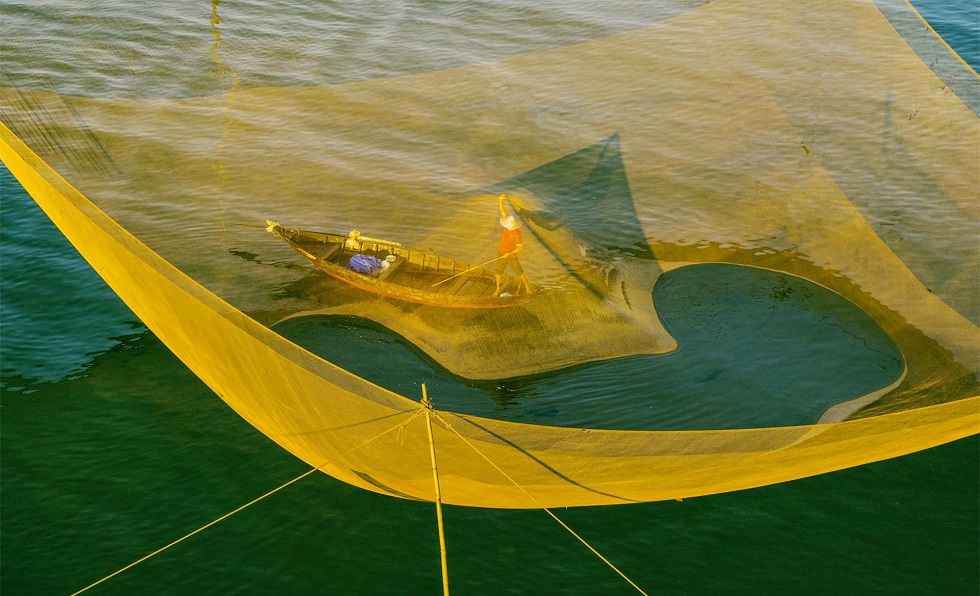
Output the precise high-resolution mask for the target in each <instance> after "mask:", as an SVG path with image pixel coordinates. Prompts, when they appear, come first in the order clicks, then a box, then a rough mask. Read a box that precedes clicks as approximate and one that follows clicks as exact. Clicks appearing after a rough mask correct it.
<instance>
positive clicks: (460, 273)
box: [429, 255, 508, 288]
mask: <svg viewBox="0 0 980 596" xmlns="http://www.w3.org/2000/svg"><path fill="white" fill-rule="evenodd" d="M507 256H508V255H500V256H499V257H497V258H495V259H490V260H489V261H487V262H486V263H481V264H479V265H477V266H476V267H470V268H469V269H467V270H466V271H460V272H459V273H457V274H456V275H452V276H450V277H447V278H446V279H444V280H442V281H437V282H436V283H434V284H432V285H431V286H429V287H432V288H434V287H436V286H438V285H439V284H444V283H446V282H447V281H449V280H451V279H455V278H457V277H459V276H460V275H463V274H464V273H469V272H470V271H473V270H474V269H479V268H480V267H486V266H487V265H489V264H490V263H493V262H494V261H499V260H500V259H503V258H505V257H507Z"/></svg>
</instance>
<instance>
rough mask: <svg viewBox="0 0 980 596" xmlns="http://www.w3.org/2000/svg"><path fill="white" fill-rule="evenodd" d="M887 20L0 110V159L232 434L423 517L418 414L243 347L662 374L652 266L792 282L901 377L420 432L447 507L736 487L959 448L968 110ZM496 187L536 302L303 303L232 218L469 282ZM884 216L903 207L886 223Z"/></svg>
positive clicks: (265, 244) (969, 182) (812, 21)
mask: <svg viewBox="0 0 980 596" xmlns="http://www.w3.org/2000/svg"><path fill="white" fill-rule="evenodd" d="M883 11H884V12H885V13H886V14H888V15H889V17H888V18H886V16H885V14H883ZM893 13H894V14H897V15H899V16H908V15H909V14H910V13H909V11H908V9H907V8H904V9H903V8H902V7H901V6H899V5H897V4H896V3H893V2H882V3H881V4H875V3H872V2H851V3H847V4H846V5H839V4H833V5H831V4H830V3H823V2H813V3H804V4H800V3H793V2H770V3H763V4H761V5H760V3H753V2H747V1H738V0H723V1H720V2H714V3H711V4H710V5H707V6H703V7H700V8H696V9H693V10H690V11H687V12H683V13H681V14H677V15H674V16H671V17H670V18H667V19H665V20H663V21H661V22H658V23H656V24H654V25H651V26H649V27H645V28H642V29H638V30H635V31H631V32H627V33H623V34H620V35H615V36H611V37H605V38H603V39H599V40H595V41H587V42H584V43H580V44H576V45H570V46H565V47H560V48H555V49H549V50H543V51H537V52H532V53H528V54H523V55H519V56H514V57H509V58H503V59H499V60H495V61H493V62H490V63H482V64H475V65H465V66H459V67H456V68H453V69H450V70H445V71H435V72H426V73H422V74H416V75H412V76H403V77H395V78H388V79H377V80H370V81H363V82H350V83H343V84H336V85H329V86H312V87H253V88H249V87H248V86H247V85H239V82H238V81H236V83H235V87H234V89H233V91H232V92H231V93H230V94H223V95H211V96H203V97H192V98H180V99H118V98H112V99H107V98H98V97H82V96H77V95H65V94H60V93H54V92H48V91H41V90H37V89H33V88H31V86H30V85H24V86H18V87H4V88H0V115H2V120H3V125H4V126H3V127H2V129H0V132H2V135H0V137H2V143H0V157H2V159H3V162H4V164H6V166H7V167H8V168H9V169H10V170H11V172H13V173H14V175H15V176H16V177H17V178H18V180H20V181H21V183H22V184H23V185H24V186H25V188H27V189H28V191H29V192H30V193H31V195H32V196H33V197H34V198H35V200H36V201H37V202H38V204H39V205H40V206H41V207H42V208H43V209H44V210H45V212H46V213H47V214H48V215H49V216H50V217H51V219H52V220H53V221H54V222H55V224H56V225H57V226H58V227H59V229H60V230H61V231H62V232H63V233H64V234H65V235H66V236H67V237H68V239H69V240H70V241H71V242H72V243H73V244H74V245H75V246H76V247H77V248H78V250H79V252H80V253H81V254H82V255H83V256H84V257H85V259H86V260H87V261H88V262H89V263H91V264H92V266H93V267H94V268H95V269H96V270H97V271H98V272H99V274H100V275H101V276H102V277H103V278H104V279H105V280H106V281H107V282H108V283H109V285H110V286H111V287H112V288H113V290H114V291H115V292H116V293H117V294H118V295H119V296H120V297H121V298H122V299H123V300H124V301H125V302H126V304H127V305H129V306H130V308H132V310H133V311H134V312H135V313H136V314H137V315H138V316H139V317H140V319H141V320H143V322H144V323H145V324H146V325H147V326H148V327H149V328H150V329H151V330H152V331H153V332H154V333H155V334H156V335H157V336H158V337H159V338H160V339H161V340H162V341H163V342H164V343H165V344H166V345H167V346H168V347H169V348H170V349H171V350H172V351H173V352H174V353H175V354H177V356H178V357H180V358H181V360H182V361H183V362H184V363H185V364H186V365H187V366H188V367H189V368H190V369H191V370H192V371H193V372H194V373H195V374H196V375H197V376H199V377H200V378H201V379H202V380H203V381H204V382H205V383H207V384H208V386H209V387H211V388H212V389H213V390H214V391H215V392H216V393H217V394H218V395H219V396H220V397H221V398H222V399H223V400H225V401H226V402H227V403H228V405H229V406H231V407H232V408H234V410H235V411H236V412H238V413H239V414H240V415H241V416H242V417H243V418H245V419H246V420H247V421H248V422H249V423H251V424H252V425H254V426H255V427H256V428H258V429H259V430H261V431H262V432H263V433H265V434H266V435H267V436H269V437H270V438H271V439H273V440H274V441H276V442H277V443H278V444H280V445H281V446H283V447H284V448H285V449H287V450H289V451H290V452H291V453H293V454H295V455H296V456H297V457H299V458H301V459H303V460H304V461H306V462H307V463H309V464H311V465H313V466H324V467H323V469H324V471H326V472H327V473H329V474H331V475H333V476H335V477H337V478H339V479H341V480H343V481H345V482H349V483H351V484H354V485H356V486H360V487H362V488H366V489H369V490H374V491H377V492H381V493H384V494H389V495H395V496H401V497H406V498H416V499H426V500H431V499H432V498H433V495H432V482H431V470H430V462H429V459H428V447H427V441H428V439H427V436H426V430H425V428H424V424H423V423H422V422H420V420H421V419H420V418H419V417H415V418H414V419H413V418H412V415H413V414H414V413H415V412H416V411H417V409H418V403H417V401H416V400H413V399H409V398H407V397H403V396H399V395H396V394H394V393H392V392H390V391H387V390H385V389H382V388H380V387H378V386H376V385H374V384H372V383H370V382H368V381H366V380H364V379H361V378H358V377H356V376H354V375H352V374H350V373H348V372H346V371H344V370H342V369H340V368H338V367H336V366H333V365H331V364H330V363H329V362H326V361H325V360H323V359H321V358H319V357H317V356H315V355H313V354H311V353H310V352H308V351H306V350H304V349H302V348H300V347H298V346H297V345H295V344H293V343H291V342H289V341H287V340H285V339H284V338H282V337H281V336H279V335H278V334H276V333H274V332H273V331H271V330H270V329H269V327H268V325H270V324H272V323H274V322H276V321H279V320H281V319H283V318H284V317H289V316H295V315H297V314H309V313H323V314H338V315H356V316H361V317H367V318H370V319H372V320H374V321H376V322H378V323H380V324H382V325H384V326H386V327H388V328H390V329H392V330H394V331H395V332H397V333H399V334H400V335H402V336H403V337H405V338H407V339H408V340H409V341H411V342H412V343H413V344H415V345H417V346H418V347H419V348H420V349H421V350H423V351H425V352H426V353H427V354H428V355H429V356H431V357H432V358H433V359H435V360H436V361H438V362H439V363H441V364H442V365H444V366H445V367H446V368H447V369H449V370H450V371H452V372H453V373H454V374H457V375H460V376H463V377H469V378H486V379H495V378H505V377H513V376H517V375H527V374H533V373H537V372H542V371H548V370H553V369H556V368H560V367H563V366H567V365H573V364H581V363H584V362H590V361H597V360H606V359H610V358H617V357H623V356H633V355H637V354H663V353H668V352H671V351H674V350H676V349H677V348H678V344H677V342H676V341H675V339H674V338H673V337H672V336H671V334H670V333H669V332H668V330H667V329H665V328H664V326H663V325H662V323H661V321H660V317H659V316H658V313H657V311H656V306H655V304H654V302H653V299H652V295H651V289H652V287H653V285H654V284H655V283H656V282H657V280H658V279H659V278H660V277H661V276H663V275H664V274H666V273H667V272H670V271H672V270H675V269H678V268H680V267H685V266H690V265H694V264H699V263H733V264H738V265H745V266H751V267H758V268H764V269H768V270H773V271H778V272H784V273H787V274H791V275H796V276H799V277H802V278H804V279H807V280H809V281H811V282H814V283H816V284H819V285H821V286H823V287H825V288H827V289H829V290H831V291H833V292H836V293H837V294H839V295H841V296H843V297H844V298H846V299H847V300H849V301H850V302H852V303H853V304H855V305H856V306H857V307H859V308H860V309H861V310H863V311H864V312H866V313H867V314H868V315H870V316H871V317H872V318H873V319H874V321H875V322H876V323H877V324H878V325H879V326H880V327H881V329H882V330H883V331H884V332H885V333H886V334H887V335H888V336H889V337H890V338H891V339H892V340H893V341H894V342H895V344H896V345H897V346H898V349H899V350H900V352H901V354H902V356H903V358H904V370H903V372H902V374H901V375H900V376H899V377H897V378H895V379H894V380H893V381H892V382H891V383H890V384H888V385H887V386H884V387H881V388H879V389H877V390H875V391H872V392H869V393H867V394H865V395H861V396H852V397H853V399H849V400H847V401H846V402H844V403H841V404H838V405H837V406H835V407H834V408H831V409H830V410H828V411H827V412H825V413H824V414H823V418H822V419H821V422H820V423H819V424H816V425H806V426H784V427H776V428H752V429H737V430H701V431H670V432H666V431H612V430H595V429H591V430H586V429H577V428H557V427H546V426H537V425H529V424H517V423H512V422H505V421H500V420H493V419H488V418H481V417H476V416H467V415H462V414H451V413H448V412H440V417H439V421H437V422H436V423H435V425H434V432H435V443H436V445H437V449H438V453H439V467H440V470H439V471H440V476H441V482H442V491H443V499H444V501H445V502H447V503H453V504H460V505H473V506H482V507H540V506H547V507H555V506H578V505H600V504H616V503H629V502H639V501H650V500H658V499H669V498H683V497H690V496H696V495H704V494H712V493H718V492H723V491H730V490H739V489H744V488H749V487H753V486H760V485H764V484H770V483H774V482H782V481H787V480H791V479H795V478H800V477H804V476H808V475H812V474H819V473H824V472H828V471H832V470H837V469H842V468H846V467H849V466H854V465H859V464H862V463H867V462H872V461H877V460H880V459H884V458H888V457H894V456H897V455H902V454H905V453H910V452H913V451H916V450H919V449H924V448H928V447H931V446H935V445H938V444H941V443H944V442H947V441H951V440H954V439H957V438H960V437H964V436H968V435H971V434H974V433H976V432H978V430H980V428H978V425H980V397H978V393H980V390H978V384H977V376H976V375H977V370H978V363H980V355H978V346H980V333H978V328H977V326H976V321H977V320H978V313H980V305H978V303H977V300H978V296H977V293H976V288H977V285H978V283H977V279H976V275H977V272H978V267H977V265H978V255H977V245H978V244H977V239H978V230H977V226H978V221H980V217H978V215H980V214H978V209H980V208H978V205H980V201H978V200H977V199H978V190H977V189H980V169H978V168H977V167H976V164H977V157H978V148H980V125H978V120H977V112H978V105H980V102H978V101H977V97H978V95H980V91H978V86H977V84H976V82H977V77H976V74H975V73H973V72H972V71H971V70H970V69H969V67H967V66H965V65H963V64H961V63H959V62H956V61H953V60H950V59H949V52H948V50H946V49H945V48H942V49H941V51H942V52H945V54H943V56H944V57H945V58H944V61H943V62H942V64H943V68H945V69H946V70H947V71H948V72H951V73H953V74H954V75H956V76H957V77H959V79H960V80H961V82H960V83H958V84H957V85H958V86H957V90H956V92H954V91H953V87H952V86H950V85H947V84H946V83H945V82H944V80H943V79H940V78H939V77H938V76H937V74H936V72H934V71H933V70H931V69H930V68H929V67H928V66H927V65H926V64H925V63H924V62H923V59H922V58H921V56H920V55H919V54H917V53H916V51H920V52H921V51H922V50H921V49H920V48H916V51H913V49H912V48H911V47H910V46H909V45H908V43H907V42H906V39H907V38H908V35H905V37H903V35H900V34H899V33H898V32H897V31H896V28H895V27H896V26H897V25H894V24H893V21H895V18H894V14H893ZM889 19H891V21H890V20H889ZM899 22H901V23H903V24H902V25H901V26H902V27H914V26H915V25H914V23H912V22H911V21H908V20H899ZM909 23H912V24H909ZM918 26H919V27H922V25H921V23H920V24H919V25H918ZM827 40H833V43H831V44H829V43H827ZM935 51H940V50H935ZM663 56H670V57H671V58H670V59H669V60H665V59H663V58H662V57H663ZM236 76H237V75H236ZM963 77H972V78H968V80H970V81H972V82H973V83H972V84H968V85H966V86H963V84H962V79H963ZM352 147H356V148H357V150H356V151H353V150H351V148H352ZM500 193H506V194H507V195H508V196H509V197H510V199H511V203H512V205H513V208H514V210H515V211H514V212H515V213H516V215H517V217H518V218H519V219H520V221H521V222H522V223H523V226H524V227H523V228H522V231H523V232H524V239H525V244H526V246H525V249H524V251H523V253H522V262H523V264H524V268H525V269H526V270H527V271H528V272H530V273H531V275H532V279H533V281H534V282H535V284H536V285H537V286H538V287H540V288H542V291H541V292H540V294H539V295H538V296H537V297H536V298H535V299H534V300H530V301H528V302H526V303H523V304H521V305H520V306H518V307H513V308H506V309H492V310H487V311H479V310H462V309H459V310H457V309H446V308H438V307H430V306H425V305H412V306H407V305H406V304H405V303H402V302H399V301H394V300H391V299H388V298H384V297H381V296H376V295H374V294H368V293H364V292H361V291H358V290H356V289H352V288H348V287H345V286H343V285H342V284H332V285H329V284H328V283H327V282H325V281H321V280H320V278H316V277H312V278H311V277H310V276H309V275H308V274H307V271H306V270H305V269H303V268H302V267H297V266H295V264H294V263H298V261H296V260H295V258H294V257H295V255H294V254H293V253H291V251H290V250H289V249H288V247H286V246H284V245H283V244H282V243H281V242H279V241H277V240H276V239H275V238H272V237H269V236H264V235H261V236H260V235H257V234H256V231H255V230H254V229H250V228H242V227H238V226H235V225H233V224H235V223H241V222H262V221H265V220H266V219H276V220H278V221H281V222H283V223H292V222H300V223H303V224H304V225H305V227H316V226H313V225H306V224H305V222H321V223H322V224H323V226H328V225H333V226H337V227H339V228H340V230H339V231H341V232H342V233H343V232H345V231H346V230H345V229H344V228H345V227H351V228H352V227H357V228H358V229H360V230H361V231H363V232H365V233H368V231H370V232H371V233H372V235H378V234H380V233H382V232H383V233H384V235H385V236H387V237H390V238H392V239H396V240H403V241H405V242H410V243H411V244H415V245H422V246H431V247H432V248H433V249H435V252H436V253H438V254H446V255H452V256H453V257H455V258H459V259H463V260H466V261H468V262H474V263H476V262H481V261H483V260H486V259H488V258H491V257H492V256H493V254H492V252H489V253H488V249H489V250H492V249H493V248H494V247H495V238H494V235H495V234H497V230H498V229H499V228H498V224H497V222H496V219H497V218H496V215H495V211H496V209H497V206H496V201H497V195H498V194H500ZM93 201H94V203H93ZM909 204H912V205H915V206H916V207H917V211H916V212H915V213H914V214H907V213H906V215H907V217H906V216H902V215H896V213H897V212H903V211H907V208H906V207H903V206H907V205H909ZM937 210H939V211H941V212H942V213H944V214H947V215H944V216H943V217H932V216H931V214H933V213H934V212H936V211H937ZM949 213H952V214H954V215H955V216H953V217H950V216H949V215H948V214H949ZM896 218H897V219H896ZM896 224H900V225H896ZM297 227H302V226H300V225H299V224H297ZM242 247H247V250H248V252H247V253H245V249H243V248H242ZM243 255H245V256H247V257H248V259H249V260H250V261H251V262H250V263H243V261H242V258H241V257H242V256H243ZM262 263H264V264H266V265H271V266H259V265H260V264H262ZM291 264H292V265H291ZM310 280H313V281H310ZM284 287H285V288H288V289H289V291H285V292H283V291H279V292H278V293H277V291H276V288H279V289H281V288H284ZM245 313H248V314H247V315H246V314H245ZM432 397H433V399H434V401H435V403H436V405H437V407H438V404H439V396H438V395H433V396H432ZM410 419H411V420H410ZM440 421H441V422H440ZM398 424H404V427H403V428H401V429H400V430H399V432H398V433H396V434H389V435H385V436H384V437H383V438H381V439H378V440H376V441H370V442H368V443H366V444H365V441H366V440H367V439H368V438H369V437H374V436H377V435H379V434H381V433H383V432H384V431H386V430H388V429H390V428H392V427H393V426H396V425H398ZM489 462H493V465H491V463H489ZM498 468H499V469H498ZM500 470H504V471H506V476H504V475H502V474H501V471H500Z"/></svg>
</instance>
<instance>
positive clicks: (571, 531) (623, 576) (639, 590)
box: [432, 410, 648, 596]
mask: <svg viewBox="0 0 980 596" xmlns="http://www.w3.org/2000/svg"><path fill="white" fill-rule="evenodd" d="M432 413H433V414H435V416H436V418H438V419H439V421H440V422H442V423H443V424H444V425H446V428H447V429H449V430H450V431H452V432H453V433H454V434H455V435H456V436H457V437H459V438H460V439H462V440H463V442H464V443H466V444H467V445H469V446H470V448H471V449H473V451H476V452H477V454H478V455H479V456H480V457H482V458H483V459H485V460H486V461H487V463H489V464H490V465H491V466H493V467H494V469H496V470H497V471H498V472H500V473H501V474H503V476H504V478H506V479H507V480H509V481H511V483H513V485H514V486H516V487H517V488H519V489H521V492H523V493H524V494H525V495H527V496H528V497H529V498H530V499H531V500H532V501H534V502H535V503H537V505H538V507H540V508H541V509H543V510H544V511H545V513H547V514H548V515H550V516H551V517H552V518H553V519H554V520H555V521H556V522H558V523H559V524H561V526H562V527H563V528H565V529H566V530H568V532H569V533H570V534H571V535H572V536H574V537H575V538H576V539H578V541H579V542H581V543H582V544H584V545H585V546H586V548H588V549H589V550H590V551H592V553H593V554H594V555H595V556H597V557H599V559H601V560H602V562H603V563H605V564H606V565H608V566H609V567H610V568H611V569H612V570H613V571H615V572H616V573H618V574H619V576H620V577H622V578H623V579H625V580H626V581H627V582H629V584H630V585H631V586H633V587H634V588H636V591H637V592H639V593H640V594H643V596H648V595H647V593H646V592H644V591H643V589H642V588H640V586H638V585H636V583H635V582H634V581H633V580H631V579H630V578H628V577H626V574H625V573H623V572H622V571H620V570H619V568H617V567H616V566H615V565H613V564H612V562H611V561H609V559H607V558H606V557H604V556H602V554H601V553H600V552H599V551H597V550H596V549H595V548H593V547H592V545H591V544H589V543H588V542H586V541H585V539H584V538H582V537H581V536H579V535H578V534H577V533H576V532H575V530H573V529H571V528H570V527H568V524H566V523H565V522H563V521H562V520H560V519H558V516H557V515H555V514H554V513H552V512H551V510H550V509H548V508H547V507H545V506H544V505H542V504H541V502H540V501H538V500H537V499H536V498H534V495H532V494H531V493H529V492H527V490H525V489H524V487H523V486H521V485H520V484H518V483H517V481H516V480H514V479H513V478H511V477H510V475H509V474H508V473H507V472H505V471H503V470H502V469H501V468H500V466H498V465H497V464H495V463H493V461H491V460H490V458H489V457H487V456H486V455H484V454H483V452H482V451H480V450H479V449H477V448H476V446H475V445H473V443H470V442H469V440H468V439H467V438H466V437H464V436H463V435H461V434H460V433H459V431H457V430H456V429H455V428H453V427H452V425H451V424H449V423H448V422H446V420H445V419H443V417H442V416H440V415H439V411H438V410H433V411H432Z"/></svg>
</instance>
